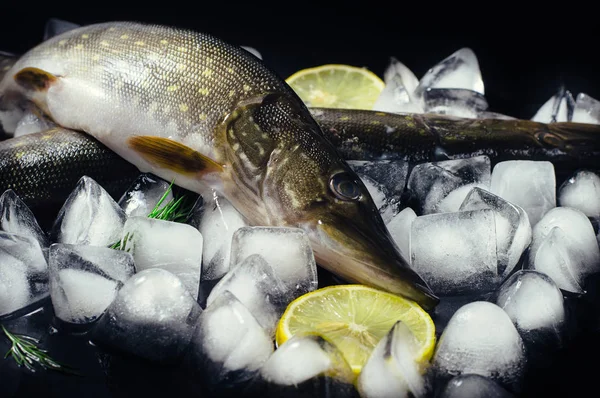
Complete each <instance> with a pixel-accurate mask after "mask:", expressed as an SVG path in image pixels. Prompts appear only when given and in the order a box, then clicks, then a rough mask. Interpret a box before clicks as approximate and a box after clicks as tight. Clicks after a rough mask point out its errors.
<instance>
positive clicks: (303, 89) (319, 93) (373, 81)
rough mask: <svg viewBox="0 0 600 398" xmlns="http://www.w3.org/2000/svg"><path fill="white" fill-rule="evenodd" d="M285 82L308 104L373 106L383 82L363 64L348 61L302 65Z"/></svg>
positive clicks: (353, 107) (346, 106)
mask: <svg viewBox="0 0 600 398" xmlns="http://www.w3.org/2000/svg"><path fill="white" fill-rule="evenodd" d="M286 82H287V83H288V84H289V85H290V86H291V87H292V89H293V90H294V91H295V92H296V94H298V96H299V97H300V98H301V99H302V101H304V103H305V104H306V106H309V107H322V108H345V109H367V110H370V109H372V108H373V104H375V101H377V98H378V97H379V94H381V91H382V90H383V87H384V86H385V84H384V82H383V81H382V80H381V79H380V78H379V77H378V76H377V75H376V74H374V73H373V72H371V71H369V70H368V69H365V68H359V67H356V66H350V65H337V64H330V65H321V66H317V67H314V68H308V69H302V70H300V71H298V72H296V73H294V74H293V75H292V76H290V77H288V78H287V79H286Z"/></svg>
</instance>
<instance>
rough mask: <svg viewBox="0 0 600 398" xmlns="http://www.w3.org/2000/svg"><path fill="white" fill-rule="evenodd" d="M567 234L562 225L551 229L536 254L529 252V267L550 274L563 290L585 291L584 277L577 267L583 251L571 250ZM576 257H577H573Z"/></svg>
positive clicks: (540, 243)
mask: <svg viewBox="0 0 600 398" xmlns="http://www.w3.org/2000/svg"><path fill="white" fill-rule="evenodd" d="M565 242H569V239H568V237H567V235H566V234H565V233H564V232H563V230H562V229H561V228H560V227H554V228H552V229H551V230H550V232H549V233H548V235H546V236H545V237H544V238H543V239H541V242H538V244H539V247H538V248H537V251H536V253H535V254H533V253H532V252H531V250H530V252H529V268H531V269H533V270H536V271H539V272H541V273H544V274H546V275H548V276H549V277H550V278H552V280H553V281H554V283H556V285H557V286H558V287H559V288H561V289H562V290H565V291H568V292H574V293H584V290H583V288H582V286H583V282H584V281H583V277H582V276H581V273H580V272H579V270H578V269H577V265H578V264H577V258H579V257H581V256H582V253H580V252H579V251H577V250H575V251H573V249H571V250H569V248H568V244H567V243H565ZM573 257H575V259H574V258H573Z"/></svg>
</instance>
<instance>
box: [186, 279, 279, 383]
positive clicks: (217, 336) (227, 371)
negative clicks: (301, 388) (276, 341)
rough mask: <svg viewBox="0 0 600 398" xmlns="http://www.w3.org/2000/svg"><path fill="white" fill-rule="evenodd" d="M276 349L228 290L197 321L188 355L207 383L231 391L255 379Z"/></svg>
mask: <svg viewBox="0 0 600 398" xmlns="http://www.w3.org/2000/svg"><path fill="white" fill-rule="evenodd" d="M273 348H274V347H273V341H272V340H271V336H270V335H269V334H268V333H267V332H266V331H265V329H264V328H263V327H262V326H260V324H259V323H258V321H257V320H256V318H254V316H253V315H252V314H251V313H250V311H249V310H248V309H247V308H246V307H245V306H244V305H243V304H242V303H241V302H240V301H239V300H238V299H237V298H236V297H235V296H234V295H233V294H232V293H230V292H229V291H227V290H225V291H224V292H223V293H222V294H220V295H219V297H217V298H216V299H215V300H214V302H213V303H212V304H211V306H210V307H209V308H207V309H206V310H205V311H204V312H203V313H202V314H201V315H200V317H199V318H198V325H197V327H196V330H195V332H194V335H193V337H192V348H191V350H190V352H189V354H188V355H190V361H191V363H192V364H193V366H194V368H195V369H196V370H197V371H198V373H199V374H200V375H201V377H202V378H203V380H204V383H206V384H207V385H210V386H214V387H229V386H232V385H236V384H238V383H242V382H245V381H248V380H250V379H251V378H252V377H254V375H255V374H256V372H258V370H259V369H260V367H261V366H262V365H263V363H264V362H265V361H266V360H267V359H268V358H269V356H270V355H271V353H272V352H273Z"/></svg>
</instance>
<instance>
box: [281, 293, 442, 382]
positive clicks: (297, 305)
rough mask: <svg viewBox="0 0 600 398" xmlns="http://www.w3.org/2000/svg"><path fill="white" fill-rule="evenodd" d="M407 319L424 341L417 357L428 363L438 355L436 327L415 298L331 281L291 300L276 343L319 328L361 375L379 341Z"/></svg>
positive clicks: (355, 371) (408, 325)
mask: <svg viewBox="0 0 600 398" xmlns="http://www.w3.org/2000/svg"><path fill="white" fill-rule="evenodd" d="M399 320H400V321H402V322H403V323H404V324H406V326H407V327H408V328H409V329H410V331H411V332H412V333H413V335H414V336H415V337H416V339H417V341H418V343H419V349H418V351H417V354H416V360H417V362H418V363H420V364H425V363H426V362H427V361H429V359H430V358H431V356H432V355H433V349H434V347H435V341H436V338H435V326H434V324H433V321H432V320H431V317H430V316H429V314H428V313H427V312H425V310H423V309H422V308H421V307H420V306H419V305H418V304H417V303H415V302H414V301H411V300H408V299H405V298H403V297H400V296H396V295H394V294H390V293H386V292H383V291H381V290H377V289H373V288H370V287H367V286H364V285H338V286H329V287H325V288H322V289H319V290H315V291H313V292H310V293H307V294H304V295H302V296H300V297H298V298H297V299H296V300H294V301H292V302H291V303H290V304H289V305H288V307H287V309H286V310H285V312H284V313H283V315H282V316H281V319H280V320H279V324H278V326H277V332H276V341H277V345H278V346H279V345H281V344H283V343H284V342H285V341H286V340H288V339H289V338H290V337H291V336H293V335H295V334H301V333H317V334H319V335H321V336H323V337H324V338H325V339H327V340H328V341H330V342H332V343H333V344H335V345H336V346H337V347H338V348H339V349H340V351H341V352H342V354H343V355H344V357H345V358H346V360H347V361H348V363H349V364H350V366H351V367H352V370H353V371H354V373H355V374H359V373H360V371H361V369H362V367H363V365H364V364H365V363H366V361H367V359H368V358H369V355H370V354H371V352H372V351H373V348H375V345H377V343H378V342H379V340H381V339H382V338H383V337H384V336H385V335H386V334H387V333H388V332H389V331H390V329H391V328H392V326H394V324H395V323H396V322H397V321H399Z"/></svg>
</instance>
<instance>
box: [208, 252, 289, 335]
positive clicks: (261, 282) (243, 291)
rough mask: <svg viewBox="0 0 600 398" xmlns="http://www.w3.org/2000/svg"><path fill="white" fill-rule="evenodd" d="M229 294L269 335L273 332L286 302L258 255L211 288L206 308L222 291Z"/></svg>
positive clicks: (272, 272) (279, 283)
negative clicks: (244, 307)
mask: <svg viewBox="0 0 600 398" xmlns="http://www.w3.org/2000/svg"><path fill="white" fill-rule="evenodd" d="M225 291H229V292H230V293H232V294H233V295H234V296H235V297H236V298H237V299H238V300H239V301H240V302H241V303H242V304H243V305H244V306H246V308H248V310H249V311H250V312H251V313H252V315H254V317H255V318H256V319H257V320H258V322H259V323H260V324H261V326H262V327H263V328H265V330H267V332H268V333H269V335H271V334H273V332H274V331H275V326H276V325H277V321H278V319H279V316H280V315H281V314H282V312H283V310H284V309H285V307H286V305H287V303H288V302H289V301H291V300H289V301H288V300H287V299H286V296H287V295H289V292H287V291H286V289H285V287H284V285H283V283H282V282H281V281H280V280H279V278H278V277H277V276H276V275H275V273H274V271H273V268H271V266H270V265H269V264H268V263H267V262H266V261H265V259H264V258H263V257H262V256H261V255H259V254H252V255H249V256H247V257H246V258H245V260H244V261H242V262H241V263H239V264H238V265H236V266H235V267H234V268H233V269H232V270H230V271H229V272H228V273H227V274H226V275H225V276H224V277H223V279H221V280H220V281H219V283H217V284H216V285H215V287H213V289H212V291H211V292H210V295H209V296H208V298H207V299H206V307H207V308H210V306H211V305H212V303H213V302H214V301H216V300H217V298H218V297H219V296H221V295H222V293H223V292H225Z"/></svg>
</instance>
